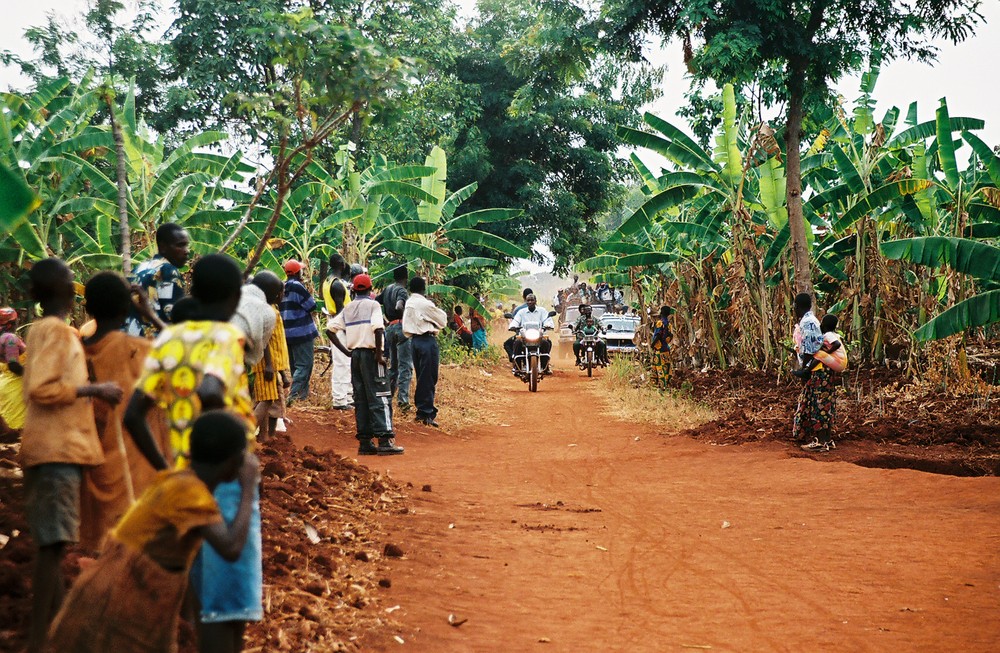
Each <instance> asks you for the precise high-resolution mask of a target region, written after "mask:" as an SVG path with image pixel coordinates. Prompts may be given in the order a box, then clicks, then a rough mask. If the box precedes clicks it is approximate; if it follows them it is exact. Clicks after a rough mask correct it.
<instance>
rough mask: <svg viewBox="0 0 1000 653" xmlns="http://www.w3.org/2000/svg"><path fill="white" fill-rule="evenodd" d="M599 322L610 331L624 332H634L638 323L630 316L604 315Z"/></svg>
mask: <svg viewBox="0 0 1000 653" xmlns="http://www.w3.org/2000/svg"><path fill="white" fill-rule="evenodd" d="M601 323H602V324H603V325H604V328H605V329H607V330H608V331H609V332H610V331H618V332H625V333H635V328H636V326H637V325H638V321H637V320H635V319H633V318H630V317H624V316H622V317H612V316H610V315H606V316H604V317H603V318H601Z"/></svg>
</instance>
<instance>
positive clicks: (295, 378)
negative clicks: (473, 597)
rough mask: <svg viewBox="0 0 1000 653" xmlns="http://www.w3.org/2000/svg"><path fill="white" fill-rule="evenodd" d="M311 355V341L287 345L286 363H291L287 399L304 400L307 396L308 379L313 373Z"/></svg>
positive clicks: (312, 353)
mask: <svg viewBox="0 0 1000 653" xmlns="http://www.w3.org/2000/svg"><path fill="white" fill-rule="evenodd" d="M313 355H314V352H313V341H312V340H306V341H305V342H298V343H295V344H294V345H288V362H289V363H291V367H292V387H291V389H289V391H288V398H289V399H305V398H306V397H308V396H309V378H310V377H311V376H312V372H313ZM275 371H277V370H275Z"/></svg>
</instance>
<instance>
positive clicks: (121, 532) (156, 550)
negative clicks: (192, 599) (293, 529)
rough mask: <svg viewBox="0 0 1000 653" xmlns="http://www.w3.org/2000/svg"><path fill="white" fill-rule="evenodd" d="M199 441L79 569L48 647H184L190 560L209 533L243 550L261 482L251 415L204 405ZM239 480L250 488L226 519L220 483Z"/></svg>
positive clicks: (98, 651) (220, 544)
mask: <svg viewBox="0 0 1000 653" xmlns="http://www.w3.org/2000/svg"><path fill="white" fill-rule="evenodd" d="M190 446H191V466H190V467H189V468H187V469H177V470H173V471H165V472H160V474H159V475H158V476H157V478H156V480H155V481H154V482H153V484H152V485H151V486H150V487H149V488H148V489H147V490H146V492H145V493H144V494H143V495H142V496H141V497H140V498H139V500H138V502H137V503H136V504H135V505H134V506H133V507H132V509H131V510H129V511H128V513H126V515H125V516H124V517H123V518H122V520H121V521H120V522H119V523H118V525H117V526H116V527H115V529H114V530H113V531H112V532H111V534H110V535H109V536H108V544H107V546H106V547H105V549H104V552H103V553H102V554H101V557H100V559H98V560H97V562H95V563H94V564H93V565H91V566H89V567H87V568H86V569H84V570H83V572H82V573H81V574H80V577H79V578H78V579H77V581H76V583H75V584H74V585H73V589H72V590H70V594H69V597H68V598H67V600H66V604H65V605H64V606H63V609H62V610H60V612H59V615H58V616H57V617H56V619H55V621H54V622H53V624H52V629H51V630H50V631H49V639H48V643H47V647H46V651H48V652H51V653H61V652H63V651H74V652H76V653H91V652H92V653H104V652H110V651H146V652H150V653H152V652H160V651H162V652H163V653H166V652H168V651H175V650H176V649H177V639H176V638H177V621H178V617H179V615H180V606H181V602H182V600H183V598H184V591H185V588H186V587H187V576H188V570H189V569H190V568H191V562H192V560H194V557H195V554H196V553H197V552H198V550H199V549H200V547H201V544H202V541H203V540H204V541H206V542H208V543H209V545H211V546H212V548H213V549H215V550H216V551H217V552H218V553H219V554H220V555H221V556H223V557H224V558H226V559H227V560H235V559H236V558H238V557H239V555H240V552H241V551H242V549H243V545H244V543H245V542H246V539H247V532H248V531H249V528H250V515H251V511H252V504H253V500H254V491H255V488H256V487H257V484H258V483H259V482H260V465H259V463H258V462H257V458H256V457H255V456H254V455H253V454H251V453H247V452H246V446H247V437H246V423H245V422H244V421H242V420H241V419H240V418H238V417H236V416H234V415H232V414H231V413H228V412H225V411H218V410H216V411H207V412H205V413H203V414H202V415H201V417H199V418H198V419H197V420H196V421H195V423H194V426H193V427H192V429H191V439H190ZM237 479H238V480H239V484H240V488H241V491H242V496H241V500H240V504H239V508H238V510H237V512H236V515H235V518H234V519H233V521H232V523H231V524H230V525H228V526H227V525H226V522H225V521H224V520H223V518H222V514H221V513H220V512H219V507H218V505H216V503H215V499H213V498H212V490H213V489H215V487H216V486H217V485H219V483H222V482H228V481H233V480H237Z"/></svg>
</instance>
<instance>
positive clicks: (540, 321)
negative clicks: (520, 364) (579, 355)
mask: <svg viewBox="0 0 1000 653" xmlns="http://www.w3.org/2000/svg"><path fill="white" fill-rule="evenodd" d="M525 303H526V306H525V308H524V309H522V310H520V311H518V312H517V313H516V314H515V315H514V319H513V320H511V321H510V327H509V329H510V330H511V331H513V332H515V333H517V332H519V331H520V330H521V329H532V328H533V329H539V330H544V329H554V328H555V322H553V321H552V318H551V317H550V316H549V314H548V312H546V311H545V310H543V309H542V308H541V307H540V306H539V305H538V300H537V299H536V298H535V296H534V295H528V296H527V297H526V298H525ZM538 348H539V351H540V352H541V354H542V360H541V363H542V367H543V368H544V370H543V371H544V373H545V374H551V373H552V370H550V369H549V352H551V351H552V341H551V340H549V339H548V338H542V342H541V344H540V345H539V347H538ZM523 351H524V341H523V340H521V339H520V338H514V349H513V356H512V360H517V357H518V356H519V355H520V354H521V353H522V352H523Z"/></svg>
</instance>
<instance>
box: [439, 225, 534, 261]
mask: <svg viewBox="0 0 1000 653" xmlns="http://www.w3.org/2000/svg"><path fill="white" fill-rule="evenodd" d="M448 238H449V239H450V240H457V241H459V242H463V243H468V244H470V245H479V246H481V247H486V248H489V249H492V250H493V251H495V252H500V253H501V254H505V255H507V256H513V257H514V258H531V252H529V251H528V250H526V249H524V248H523V247H521V246H520V245H515V244H514V243H512V242H510V241H509V240H505V239H504V238H501V237H500V236H496V235H494V234H491V233H489V232H487V231H480V230H478V229H450V230H449V231H448Z"/></svg>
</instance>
